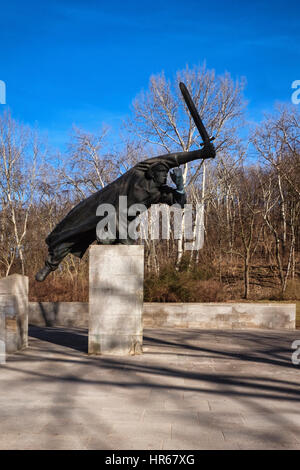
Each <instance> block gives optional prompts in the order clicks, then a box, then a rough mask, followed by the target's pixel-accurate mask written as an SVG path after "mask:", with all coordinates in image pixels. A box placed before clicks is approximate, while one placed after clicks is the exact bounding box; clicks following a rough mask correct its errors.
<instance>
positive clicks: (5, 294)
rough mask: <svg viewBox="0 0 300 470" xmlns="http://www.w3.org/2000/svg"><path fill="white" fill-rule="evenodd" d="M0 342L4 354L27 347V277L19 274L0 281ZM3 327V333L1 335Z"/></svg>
mask: <svg viewBox="0 0 300 470" xmlns="http://www.w3.org/2000/svg"><path fill="white" fill-rule="evenodd" d="M0 312H1V314H0V315H1V317H2V321H1V319H0V329H1V333H0V341H4V342H5V350H6V353H14V352H16V351H19V350H21V349H24V348H27V347H28V277H27V276H22V275H20V274H13V275H11V276H7V277H4V278H2V279H0ZM3 327H4V330H5V331H4V333H3Z"/></svg>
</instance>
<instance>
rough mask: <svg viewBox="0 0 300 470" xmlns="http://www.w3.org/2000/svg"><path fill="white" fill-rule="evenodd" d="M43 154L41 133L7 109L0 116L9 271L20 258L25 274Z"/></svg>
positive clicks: (4, 254)
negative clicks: (28, 229) (28, 228)
mask: <svg viewBox="0 0 300 470" xmlns="http://www.w3.org/2000/svg"><path fill="white" fill-rule="evenodd" d="M40 157H41V148H40V143H39V141H38V138H37V136H36V135H34V134H33V133H32V132H31V131H30V130H29V129H28V128H26V127H24V126H22V125H19V124H17V122H16V121H14V119H13V118H12V117H11V114H10V113H9V112H5V113H4V114H3V116H2V117H1V118H0V204H1V214H2V224H1V225H2V227H1V228H2V230H3V232H4V233H3V232H2V234H1V241H2V247H1V248H2V249H1V253H0V262H1V263H2V264H3V265H4V266H5V268H6V275H8V274H9V272H10V270H11V267H12V265H13V263H14V261H15V260H17V259H18V260H20V264H21V270H22V274H24V272H25V260H24V251H25V250H26V232H27V226H28V217H29V214H30V210H31V208H32V205H33V200H34V193H35V187H36V181H37V170H38V163H39V162H38V160H39V158H40ZM3 217H4V220H5V221H3Z"/></svg>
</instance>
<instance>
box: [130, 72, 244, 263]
mask: <svg viewBox="0 0 300 470" xmlns="http://www.w3.org/2000/svg"><path fill="white" fill-rule="evenodd" d="M180 81H183V82H184V83H185V84H186V85H187V87H188V88H189V91H190V93H191V96H192V97H193V100H194V102H195V105H196V107H197V109H198V110H199V113H200V115H201V116H203V118H204V121H205V124H206V127H207V129H208V132H209V133H210V135H214V136H215V137H216V148H217V150H218V151H220V150H224V149H229V148H230V149H234V148H235V147H236V145H237V144H238V138H237V129H238V127H239V126H241V120H242V116H243V110H244V107H245V102H244V100H243V97H242V91H243V87H244V81H243V80H242V81H236V82H234V81H233V80H232V79H231V77H230V75H229V74H225V75H222V76H216V74H215V72H214V71H213V70H208V69H206V66H205V65H203V66H198V67H193V68H192V69H190V68H189V67H186V69H185V70H182V71H179V72H178V73H177V74H176V77H175V78H174V80H173V81H172V82H171V81H170V80H167V79H166V77H165V75H164V73H161V74H160V75H157V76H152V77H151V78H150V84H149V89H148V91H147V92H142V93H140V94H139V95H138V96H137V97H136V99H135V100H134V102H133V114H132V119H129V120H128V121H127V123H126V126H127V129H128V130H129V131H130V132H132V133H133V134H134V135H136V136H137V137H138V138H139V139H140V140H141V141H142V142H144V143H145V144H148V145H151V146H153V147H154V148H155V149H156V150H157V152H160V153H170V152H173V151H189V150H191V149H192V148H193V147H195V148H196V147H198V148H199V146H200V143H201V138H200V137H199V134H198V131H196V128H195V124H194V122H193V120H192V118H191V116H190V115H189V113H187V112H186V110H185V108H184V104H183V100H182V97H181V94H180V90H179V82H180ZM200 168H201V163H200V162H197V161H196V162H193V163H192V164H189V165H186V166H185V168H184V182H185V184H186V186H187V187H189V185H190V184H192V183H194V182H195V180H196V178H197V177H198V175H199V173H200ZM200 216H201V215H200ZM182 251H183V240H182V239H181V240H179V241H178V257H177V263H178V262H179V261H180V259H181V256H182Z"/></svg>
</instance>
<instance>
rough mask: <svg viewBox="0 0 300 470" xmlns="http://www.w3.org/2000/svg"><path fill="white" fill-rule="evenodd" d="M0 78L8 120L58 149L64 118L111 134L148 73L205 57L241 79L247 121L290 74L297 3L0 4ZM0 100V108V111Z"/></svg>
mask: <svg viewBox="0 0 300 470" xmlns="http://www.w3.org/2000/svg"><path fill="white" fill-rule="evenodd" d="M0 6H1V9H0V13H1V16H0V44H1V62H0V80H3V81H5V83H6V87H7V96H6V101H7V105H6V106H8V107H9V108H10V109H11V110H12V113H13V116H14V117H15V118H16V119H18V120H21V121H22V122H25V123H28V124H30V125H37V126H38V128H39V129H41V130H42V131H47V132H48V135H49V144H50V145H52V146H58V147H60V148H63V145H64V143H66V142H67V141H68V139H69V133H70V131H71V127H72V125H73V124H76V125H77V126H79V127H82V128H84V129H86V130H90V131H95V130H96V129H97V128H99V127H101V124H102V123H103V122H106V123H108V124H109V125H110V126H112V132H113V133H115V135H117V133H118V128H119V125H120V123H121V120H122V118H123V117H124V116H126V114H128V113H129V112H130V106H131V103H132V100H133V99H134V97H135V96H136V95H137V94H138V93H139V92H140V90H141V89H142V88H144V89H146V88H147V87H148V82H149V78H150V76H151V75H152V74H156V73H160V72H161V71H163V70H164V71H165V74H166V76H167V77H169V78H171V77H173V75H174V74H175V73H176V71H177V70H180V69H183V68H184V67H185V66H186V64H188V65H189V66H190V67H192V66H193V65H197V64H202V63H203V62H204V61H206V64H207V67H208V68H210V69H215V70H216V72H217V73H218V74H219V73H220V74H221V73H224V72H225V71H228V72H230V73H231V75H232V77H233V78H238V77H241V76H245V77H246V79H247V88H246V90H245V96H246V98H247V99H248V101H249V113H250V115H249V116H250V118H251V119H252V120H256V121H257V120H260V118H261V117H262V112H263V111H266V110H270V109H271V108H272V106H273V104H274V102H275V101H283V102H290V101H291V93H292V89H291V83H292V82H293V81H294V80H296V79H300V3H299V1H289V0H287V1H276V0H275V1H256V0H254V1H251V2H250V1H247V2H246V1H243V0H240V1H226V0H225V1H220V0H215V1H214V2H212V1H208V0H207V1H205V2H203V1H199V0H186V1H182V0H181V1H177V0H172V1H169V0H164V1H157V0H153V1H149V2H148V1H143V0H140V1H131V0H123V1H119V0H115V1H108V0H106V1H102V0H98V1H92V0H85V1H81V0H77V1H74V0H72V1H71V0H63V1H56V0H51V1H49V0H44V1H43V2H35V1H30V0H29V1H27V2H23V1H16V0H10V1H9V2H6V1H4V0H0ZM4 108H5V106H4V105H0V112H1V110H2V109H4Z"/></svg>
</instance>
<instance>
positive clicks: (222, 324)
mask: <svg viewBox="0 0 300 470" xmlns="http://www.w3.org/2000/svg"><path fill="white" fill-rule="evenodd" d="M88 312H89V308H88V303H85V302H57V303H52V302H30V303H29V323H31V324H34V325H38V326H45V325H46V326H55V325H59V326H70V327H72V326H74V327H81V328H88ZM143 326H144V328H157V327H164V328H202V329H228V328H229V329H232V328H236V329H246V328H266V329H295V326H296V305H295V304H284V303H282V304H279V303H278V304H276V303H224V304H220V303H144V307H143Z"/></svg>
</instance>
